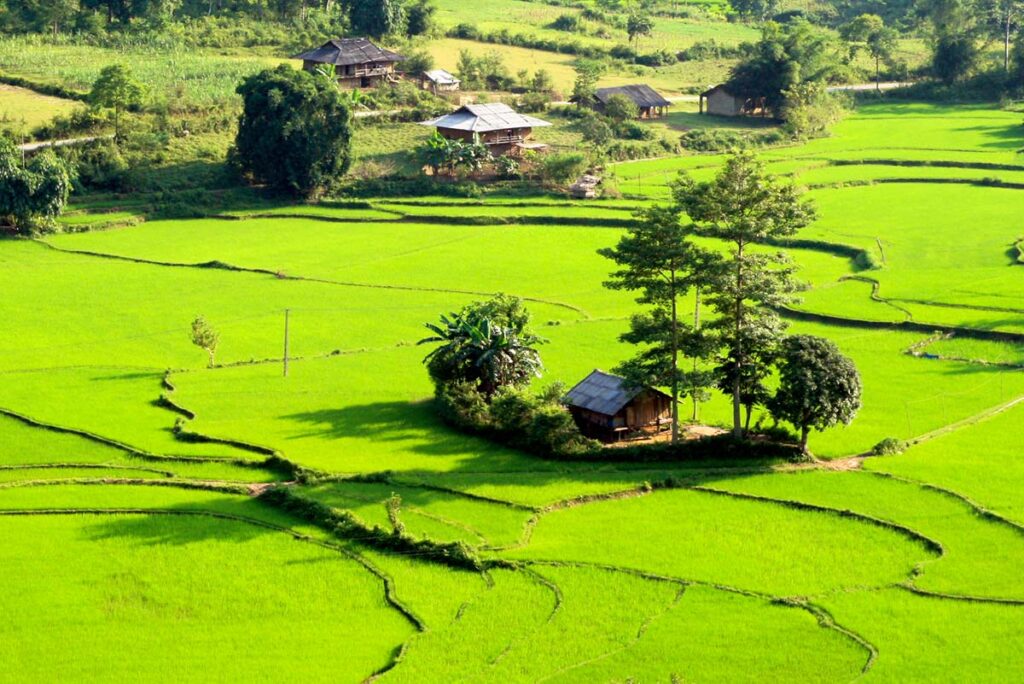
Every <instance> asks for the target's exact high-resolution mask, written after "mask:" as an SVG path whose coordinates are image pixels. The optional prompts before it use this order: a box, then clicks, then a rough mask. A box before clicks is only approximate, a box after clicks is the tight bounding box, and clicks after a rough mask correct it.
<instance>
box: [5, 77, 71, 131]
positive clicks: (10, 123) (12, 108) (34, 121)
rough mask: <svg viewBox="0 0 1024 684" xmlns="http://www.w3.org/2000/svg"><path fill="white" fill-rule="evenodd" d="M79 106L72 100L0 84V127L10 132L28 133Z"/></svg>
mask: <svg viewBox="0 0 1024 684" xmlns="http://www.w3.org/2000/svg"><path fill="white" fill-rule="evenodd" d="M81 106H82V105H81V104H80V103H78V102H75V101H74V100H65V99H63V98H59V97H50V96H49V95H40V94H39V93H36V92H33V91H31V90H27V89H25V88H17V87H15V86H8V85H0V129H4V130H7V131H10V132H12V133H22V134H24V133H28V132H30V131H31V130H32V129H33V128H36V127H37V126H41V125H42V124H45V123H49V122H50V121H52V120H53V118H54V117H56V116H62V115H67V114H70V113H71V112H73V111H74V110H75V109H78V108H80V107H81Z"/></svg>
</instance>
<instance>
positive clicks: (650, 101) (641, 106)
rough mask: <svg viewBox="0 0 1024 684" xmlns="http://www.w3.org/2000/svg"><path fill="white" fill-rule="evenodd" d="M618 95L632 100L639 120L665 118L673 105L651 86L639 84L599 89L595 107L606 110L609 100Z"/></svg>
mask: <svg viewBox="0 0 1024 684" xmlns="http://www.w3.org/2000/svg"><path fill="white" fill-rule="evenodd" d="M616 95H621V96H622V97H625V98H626V99H628V100H632V102H633V104H635V105H636V107H637V118H640V119H654V118H657V117H660V116H664V115H665V114H666V113H667V112H668V108H669V107H671V106H672V103H671V102H669V101H668V100H666V99H665V98H664V97H662V95H661V94H660V93H659V92H658V91H656V90H655V89H654V88H652V87H651V86H649V85H646V84H643V83H637V84H635V85H624V86H615V87H614V88H598V89H597V90H596V91H595V92H594V101H595V106H596V108H597V109H598V111H600V110H602V109H604V106H605V105H607V104H608V100H609V99H611V98H612V97H614V96H616Z"/></svg>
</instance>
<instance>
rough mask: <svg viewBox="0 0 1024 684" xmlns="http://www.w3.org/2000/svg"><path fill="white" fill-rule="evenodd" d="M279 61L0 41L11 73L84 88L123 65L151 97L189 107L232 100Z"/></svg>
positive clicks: (1, 60) (0, 61) (35, 39)
mask: <svg viewBox="0 0 1024 684" xmlns="http://www.w3.org/2000/svg"><path fill="white" fill-rule="evenodd" d="M282 61H284V60H283V59H280V58H273V57H263V56H259V55H256V56H252V57H235V56H222V55H218V54H216V53H214V52H212V51H204V50H195V49H192V50H189V49H185V48H175V49H171V50H170V51H168V50H165V49H154V48H150V47H138V48H132V49H125V50H117V49H112V48H101V47H93V46H89V45H84V44H82V43H81V42H80V41H76V40H74V39H68V40H67V41H66V42H61V43H59V44H54V43H53V41H52V40H50V39H49V38H46V37H39V36H27V37H5V38H4V39H3V40H0V69H2V70H3V71H4V72H5V73H8V74H11V75H13V76H20V77H22V78H26V79H30V80H34V81H38V82H41V83H47V84H58V85H61V86H63V87H66V88H70V89H73V90H78V91H81V92H86V91H88V90H89V88H90V87H91V86H92V83H93V81H94V80H96V77H97V76H98V75H99V72H100V71H101V70H102V69H103V67H106V66H109V65H111V64H126V65H129V66H130V67H131V69H132V72H133V74H134V75H135V77H136V78H137V79H138V80H139V81H140V82H142V83H143V84H144V85H145V87H146V97H147V98H148V99H150V100H152V101H161V100H174V99H182V98H183V99H187V100H188V101H189V102H190V103H191V104H192V105H199V106H205V105H212V104H218V103H225V102H233V101H235V98H237V97H238V96H237V95H235V92H234V91H235V87H236V86H237V85H238V83H239V82H240V81H241V80H242V79H243V78H245V77H246V76H249V75H251V74H254V73H256V72H258V71H260V70H262V69H266V68H267V67H270V66H274V65H275V64H278V63H280V62H282Z"/></svg>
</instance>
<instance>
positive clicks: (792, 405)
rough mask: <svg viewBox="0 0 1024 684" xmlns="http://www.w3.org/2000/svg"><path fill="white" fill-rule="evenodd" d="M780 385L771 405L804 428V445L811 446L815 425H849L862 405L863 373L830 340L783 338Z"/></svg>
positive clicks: (819, 427)
mask: <svg viewBox="0 0 1024 684" xmlns="http://www.w3.org/2000/svg"><path fill="white" fill-rule="evenodd" d="M781 347H782V349H781V351H780V354H779V356H780V362H779V389H778V391H777V392H776V393H775V396H773V397H772V398H771V400H770V401H769V402H768V409H769V410H770V411H771V412H772V415H773V416H774V417H775V418H777V419H779V420H786V421H789V422H791V423H792V424H793V425H795V426H796V427H797V428H798V429H799V430H800V447H801V448H802V449H806V448H807V437H808V435H809V434H810V431H811V429H812V428H813V429H816V430H825V429H827V428H830V427H833V426H835V425H837V424H839V423H844V424H846V425H849V424H850V422H851V421H852V420H853V418H854V416H856V415H857V411H858V410H859V409H860V393H861V389H860V375H858V373H857V368H856V367H855V366H854V365H853V362H852V361H850V359H848V358H846V357H845V356H843V355H842V353H840V351H839V348H838V347H836V346H835V344H833V343H832V342H830V341H829V340H826V339H823V338H820V337H814V336H812V335H793V336H792V337H787V338H786V339H785V340H783V342H782V345H781Z"/></svg>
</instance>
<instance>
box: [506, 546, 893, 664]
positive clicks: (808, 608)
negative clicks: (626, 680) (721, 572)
mask: <svg viewBox="0 0 1024 684" xmlns="http://www.w3.org/2000/svg"><path fill="white" fill-rule="evenodd" d="M518 563H519V564H521V565H540V566H548V567H570V568H571V567H579V568H594V569H598V570H604V571H606V572H619V573H623V574H627V575H632V576H634V577H640V578H642V579H646V580H651V581H655V582H667V583H669V584H675V585H677V586H681V587H684V588H685V587H688V586H695V587H704V588H707V589H714V590H716V591H721V592H725V593H729V594H737V595H739V596H746V597H747V598H754V599H760V600H762V601H764V602H766V603H769V604H772V605H778V606H783V607H787V608H794V609H797V610H803V611H805V612H808V613H810V614H811V615H812V616H813V617H814V619H815V621H816V622H817V623H818V626H819V627H820V628H822V629H829V630H833V631H835V632H838V633H839V634H841V635H842V636H843V637H844V638H847V639H849V640H851V641H853V642H854V643H855V644H857V645H858V646H859V647H860V648H861V649H863V650H864V651H865V652H866V653H867V656H866V659H865V661H864V664H863V665H862V666H861V670H860V673H859V674H858V676H857V679H859V678H860V677H862V676H864V675H865V674H867V673H868V672H869V671H870V670H871V668H872V667H874V665H875V661H876V660H877V658H878V647H877V646H875V645H874V644H872V643H871V642H870V641H868V640H867V639H866V638H864V637H863V636H861V635H860V634H858V633H857V632H855V631H853V630H851V629H849V628H847V627H843V626H842V625H840V624H839V623H838V622H836V621H835V619H834V618H832V616H831V614H830V613H829V612H828V611H827V610H825V609H824V608H822V607H821V606H818V605H816V604H813V603H811V602H810V601H808V600H806V599H803V598H792V597H785V596H774V595H772V594H766V593H763V592H759V591H752V590H750V589H743V588H740V587H733V586H729V585H727V584H718V583H715V582H707V581H704V580H693V579H686V578H682V577H673V576H671V575H661V574H657V573H651V572H646V571H644V570H637V569H636V568H629V567H625V566H619V565H611V564H608V563H591V562H586V561H560V560H529V561H518Z"/></svg>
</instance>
